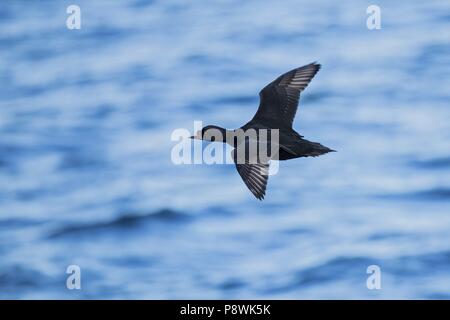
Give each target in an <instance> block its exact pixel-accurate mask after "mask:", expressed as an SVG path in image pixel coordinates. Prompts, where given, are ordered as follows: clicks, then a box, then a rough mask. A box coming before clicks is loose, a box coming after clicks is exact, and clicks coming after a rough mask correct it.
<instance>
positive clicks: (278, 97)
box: [252, 62, 320, 128]
mask: <svg viewBox="0 0 450 320" xmlns="http://www.w3.org/2000/svg"><path fill="white" fill-rule="evenodd" d="M319 69H320V64H317V63H315V62H313V63H310V64H308V65H306V66H303V67H300V68H296V69H294V70H291V71H289V72H286V73H285V74H283V75H281V76H279V77H278V78H277V79H275V80H274V81H272V82H271V83H269V84H268V85H267V86H265V87H264V88H263V89H262V90H261V91H260V92H259V98H260V103H259V108H258V111H257V112H256V114H255V116H254V117H253V120H252V121H258V120H259V121H261V120H262V121H264V120H268V121H271V122H272V123H273V122H274V121H278V122H279V123H281V124H282V125H284V126H287V127H289V128H292V122H293V121H294V117H295V113H296V112H297V106H298V101H299V98H300V92H302V91H303V90H304V89H305V88H306V86H308V84H309V82H310V81H311V79H312V78H313V77H314V76H315V74H316V73H317V72H318V71H319Z"/></svg>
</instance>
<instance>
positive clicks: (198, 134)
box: [190, 130, 202, 140]
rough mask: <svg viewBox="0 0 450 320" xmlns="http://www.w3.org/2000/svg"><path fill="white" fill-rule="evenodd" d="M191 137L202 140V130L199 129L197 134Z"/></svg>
mask: <svg viewBox="0 0 450 320" xmlns="http://www.w3.org/2000/svg"><path fill="white" fill-rule="evenodd" d="M190 138H191V139H196V140H202V132H201V131H200V130H199V131H197V133H196V134H195V136H191V137H190Z"/></svg>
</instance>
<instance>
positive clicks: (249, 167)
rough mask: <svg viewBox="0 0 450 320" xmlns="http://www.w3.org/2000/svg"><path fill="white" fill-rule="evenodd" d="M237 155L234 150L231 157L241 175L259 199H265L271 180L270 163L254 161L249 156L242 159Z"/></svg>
mask: <svg viewBox="0 0 450 320" xmlns="http://www.w3.org/2000/svg"><path fill="white" fill-rule="evenodd" d="M238 148H239V146H238ZM237 153H238V152H237V151H236V149H233V150H232V151H231V157H232V159H233V161H234V163H235V164H236V169H237V171H238V172H239V175H240V176H241V178H242V180H243V181H244V183H245V185H246V186H247V188H248V189H249V190H250V191H251V192H252V193H253V194H254V195H255V197H256V198H257V199H259V200H262V199H264V196H265V194H266V187H267V180H268V179H269V162H265V163H260V162H256V161H252V160H251V159H249V158H248V156H247V157H246V158H245V159H240V157H239V156H238V154H237Z"/></svg>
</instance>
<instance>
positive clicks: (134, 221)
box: [48, 209, 190, 238]
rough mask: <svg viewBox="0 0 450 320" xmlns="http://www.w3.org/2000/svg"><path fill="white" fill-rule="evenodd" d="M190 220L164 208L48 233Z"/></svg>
mask: <svg viewBox="0 0 450 320" xmlns="http://www.w3.org/2000/svg"><path fill="white" fill-rule="evenodd" d="M188 220H190V217H189V216H188V215H186V214H183V213H179V212H176V211H173V210H171V209H162V210H158V211H156V212H152V213H147V214H141V213H128V214H124V215H121V216H119V217H117V218H115V219H113V220H110V221H101V222H93V223H83V224H75V225H69V226H65V227H62V228H59V229H56V230H53V231H52V232H50V234H49V235H48V237H49V238H59V237H63V236H66V235H72V234H79V233H86V232H88V233H90V232H94V231H98V230H108V229H126V228H134V227H137V226H139V225H140V224H142V223H145V222H149V221H153V222H166V223H180V222H186V221H188Z"/></svg>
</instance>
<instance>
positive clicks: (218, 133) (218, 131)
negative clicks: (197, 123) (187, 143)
mask: <svg viewBox="0 0 450 320" xmlns="http://www.w3.org/2000/svg"><path fill="white" fill-rule="evenodd" d="M191 139H197V140H206V141H212V142H214V141H225V139H226V130H225V129H224V128H221V127H218V126H212V125H209V126H206V127H203V129H202V130H198V131H197V133H196V134H195V136H192V137H191Z"/></svg>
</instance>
